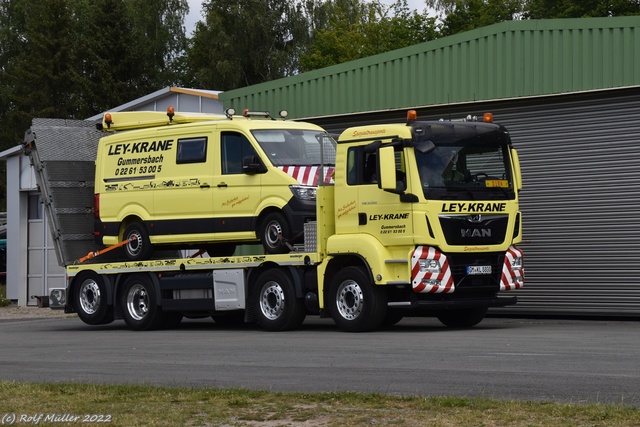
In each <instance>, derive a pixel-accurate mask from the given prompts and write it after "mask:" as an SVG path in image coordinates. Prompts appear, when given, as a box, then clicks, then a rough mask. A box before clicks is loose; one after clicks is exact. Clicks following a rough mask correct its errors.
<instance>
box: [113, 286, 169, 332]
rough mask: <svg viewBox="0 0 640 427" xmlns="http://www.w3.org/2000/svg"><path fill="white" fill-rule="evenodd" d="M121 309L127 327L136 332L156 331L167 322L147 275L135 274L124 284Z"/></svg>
mask: <svg viewBox="0 0 640 427" xmlns="http://www.w3.org/2000/svg"><path fill="white" fill-rule="evenodd" d="M120 309H121V310H122V316H123V317H124V321H125V323H126V324H127V326H129V327H130V328H131V329H133V330H135V331H146V330H150V329H155V328H157V327H159V326H161V324H162V322H163V321H164V320H165V316H163V313H162V309H161V308H160V307H159V306H158V305H157V304H156V290H155V288H154V286H153V283H152V282H151V279H150V278H149V277H148V276H147V275H145V274H134V275H132V276H129V278H128V279H127V280H126V281H125V282H124V287H123V292H122V294H121V295H120Z"/></svg>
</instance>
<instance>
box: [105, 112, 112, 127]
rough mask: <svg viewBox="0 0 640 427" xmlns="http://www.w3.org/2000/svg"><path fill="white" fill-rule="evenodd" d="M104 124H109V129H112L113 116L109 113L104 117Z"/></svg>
mask: <svg viewBox="0 0 640 427" xmlns="http://www.w3.org/2000/svg"><path fill="white" fill-rule="evenodd" d="M104 122H105V123H106V124H107V129H109V128H110V127H111V123H113V119H112V118H111V114H109V113H107V114H105V115H104Z"/></svg>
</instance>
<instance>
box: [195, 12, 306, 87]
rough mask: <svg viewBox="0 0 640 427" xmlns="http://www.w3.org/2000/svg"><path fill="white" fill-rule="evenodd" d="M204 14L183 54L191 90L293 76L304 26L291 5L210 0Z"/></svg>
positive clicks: (304, 30)
mask: <svg viewBox="0 0 640 427" xmlns="http://www.w3.org/2000/svg"><path fill="white" fill-rule="evenodd" d="M203 10H204V14H205V21H204V22H202V21H200V22H198V23H197V25H196V29H195V31H194V35H193V38H192V39H191V41H190V45H189V48H188V50H187V53H188V56H187V70H188V78H189V81H190V83H191V84H192V85H193V86H195V87H201V88H210V89H218V90H229V89H234V88H238V87H243V86H248V85H253V84H257V83H262V82H265V81H269V80H273V79H277V78H281V77H285V76H289V75H292V74H295V73H296V72H297V71H298V69H299V67H298V56H299V52H300V50H301V48H302V47H303V46H304V45H305V43H306V41H307V39H308V30H307V24H308V22H307V21H306V19H305V17H304V15H303V11H302V7H301V6H300V5H299V4H297V3H296V2H295V1H294V0H244V1H241V2H229V1H227V0H210V1H209V2H205V3H203Z"/></svg>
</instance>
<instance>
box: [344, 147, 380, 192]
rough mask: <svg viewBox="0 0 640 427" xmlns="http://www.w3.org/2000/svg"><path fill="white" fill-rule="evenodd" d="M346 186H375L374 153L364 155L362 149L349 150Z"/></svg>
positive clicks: (376, 180) (376, 179)
mask: <svg viewBox="0 0 640 427" xmlns="http://www.w3.org/2000/svg"><path fill="white" fill-rule="evenodd" d="M347 171H348V172H347V184H349V185H362V184H375V183H377V182H378V178H377V176H376V153H365V152H364V149H363V147H353V148H350V149H349V153H348V157H347Z"/></svg>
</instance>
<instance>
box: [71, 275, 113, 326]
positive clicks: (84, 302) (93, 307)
mask: <svg viewBox="0 0 640 427" xmlns="http://www.w3.org/2000/svg"><path fill="white" fill-rule="evenodd" d="M73 294H74V303H75V306H76V312H77V313H78V317H79V318H80V320H82V321H83V322H84V323H86V324H87V325H105V324H107V323H111V322H113V310H112V308H111V307H109V305H108V301H107V285H105V283H104V280H102V277H100V275H98V274H96V273H92V272H86V273H81V274H80V275H79V276H78V277H77V278H76V280H75V285H74V291H73Z"/></svg>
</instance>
